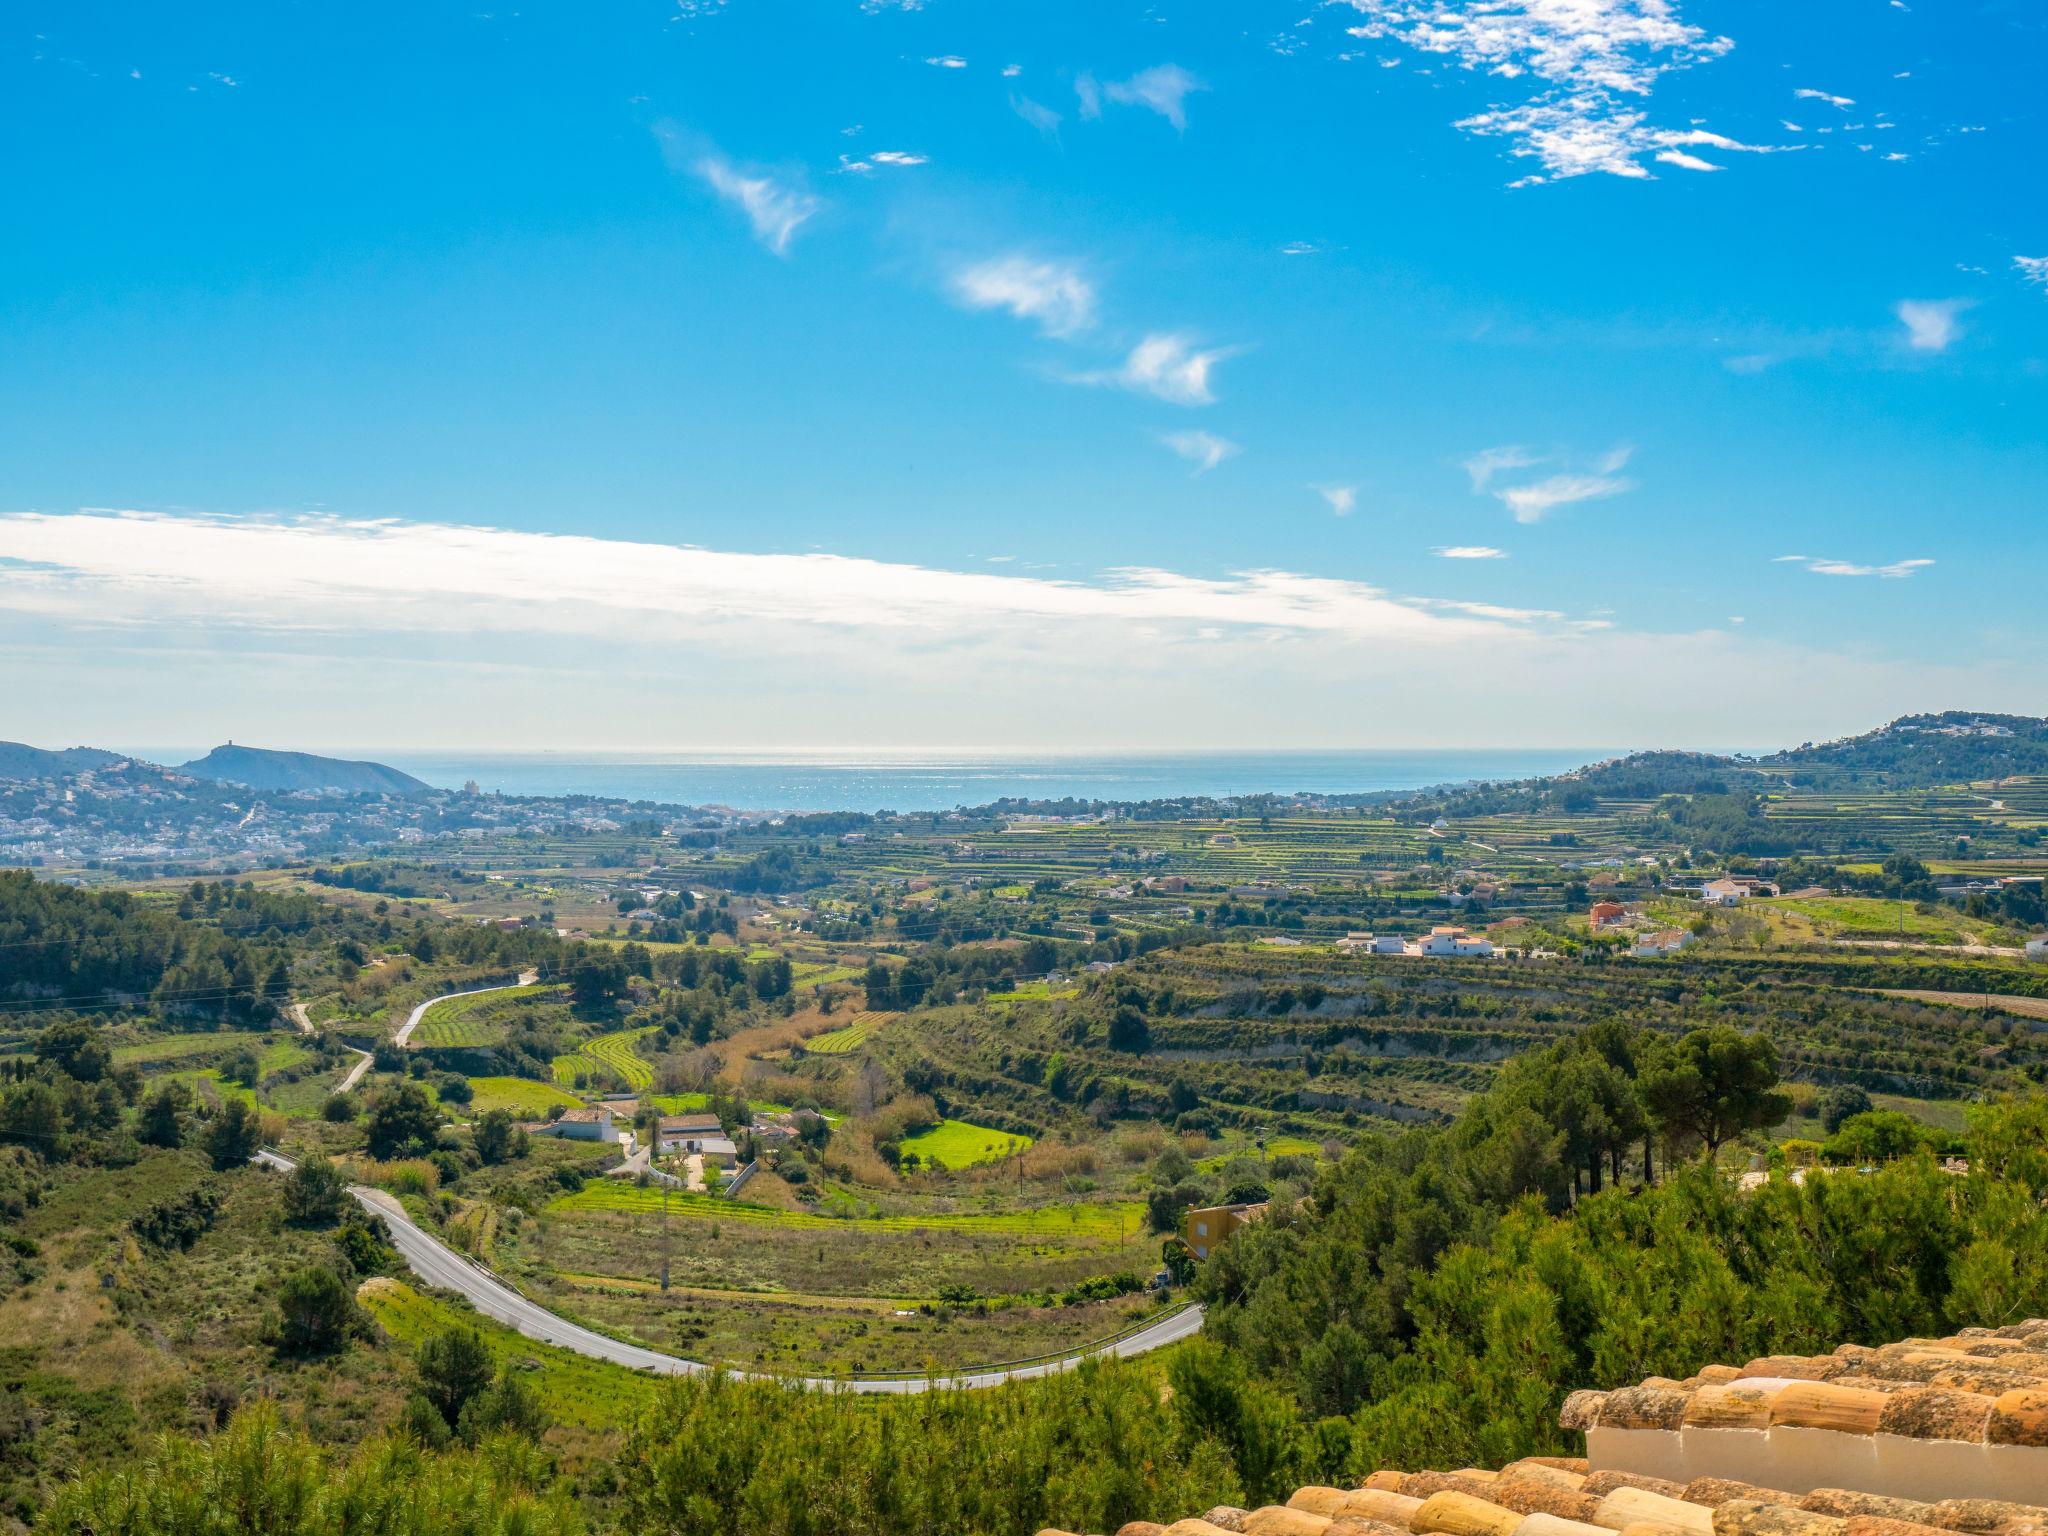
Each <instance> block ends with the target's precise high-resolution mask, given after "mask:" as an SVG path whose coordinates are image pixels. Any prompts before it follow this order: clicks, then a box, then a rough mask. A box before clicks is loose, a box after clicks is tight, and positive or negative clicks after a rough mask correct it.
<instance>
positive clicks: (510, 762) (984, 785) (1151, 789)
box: [335, 747, 1617, 812]
mask: <svg viewBox="0 0 2048 1536" xmlns="http://www.w3.org/2000/svg"><path fill="white" fill-rule="evenodd" d="M335 755H336V756H344V755H345V756H358V755H360V756H366V757H374V758H375V760H376V761H378V762H383V763H389V764H390V765H391V766H392V767H394V768H401V769H403V770H404V771H405V772H407V773H410V774H412V775H414V776H415V777H417V778H421V779H424V780H426V782H428V783H429V784H434V785H439V786H443V787H446V788H450V789H454V788H459V787H460V786H461V785H462V784H463V783H465V782H466V781H469V780H474V781H475V782H476V784H477V785H478V787H479V788H482V789H485V790H495V791H498V792H500V793H502V794H508V795H550V796H552V795H598V796H603V797H606V798H617V799H625V800H653V801H661V802H664V803H667V804H671V805H693V806H727V807H731V808H732V809H735V810H741V811H755V812H760V811H770V812H772V811H942V810H951V809H953V808H954V807H956V806H975V805H986V804H987V803H988V802H990V801H992V800H1002V799H1028V800H1063V799H1069V798H1071V799H1076V800H1164V799H1176V798H1180V797H1183V796H1212V797H1216V798H1227V797H1229V796H1233V795H1245V794H1259V793H1276V794H1291V793H1295V792H1315V793H1321V794H1366V793H1371V792H1374V791H1383V790H1404V789H1423V788H1428V787H1430V786H1432V785H1438V784H1457V783H1469V782H1471V781H1474V780H1480V779H1524V778H1530V777H1534V776H1536V775H1540V774H1552V773H1561V772H1564V771H1566V770H1568V769H1572V768H1576V767H1580V766H1582V765H1584V764H1586V763H1592V762H1598V761H1600V760H1601V759H1603V758H1608V757H1613V756H1615V755H1617V754H1616V753H1615V752H1613V751H1611V750H1606V749H1600V748H1584V747H1574V748H1556V749H1537V748H1529V749H1513V750H1469V751H1287V752H1245V751H1217V752H1159V753H1123V754H1114V755H1102V754H1093V753H1039V754H1015V753H986V754H982V753H964V752H963V753H902V754H882V753H848V754H826V753H819V754H809V755H767V754H763V755H758V756H756V755H742V754H730V755H728V754H671V753H647V754H609V755H600V754H588V753H574V752H561V753H555V752H541V753H533V752H517V753H514V752H500V753H494V752H450V753H406V752H398V753H393V752H383V753H362V754H356V753H347V754H341V753H337V754H335Z"/></svg>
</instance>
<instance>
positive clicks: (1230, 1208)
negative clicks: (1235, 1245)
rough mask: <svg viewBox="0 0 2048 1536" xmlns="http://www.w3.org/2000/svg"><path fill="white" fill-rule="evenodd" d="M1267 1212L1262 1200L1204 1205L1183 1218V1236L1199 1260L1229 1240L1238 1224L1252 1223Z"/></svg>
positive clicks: (1247, 1224)
mask: <svg viewBox="0 0 2048 1536" xmlns="http://www.w3.org/2000/svg"><path fill="white" fill-rule="evenodd" d="M1265 1214H1266V1206H1265V1203H1264V1202H1263V1201H1261V1202H1260V1203H1259V1204H1257V1205H1204V1206H1199V1207H1197V1208H1195V1209H1193V1210H1190V1211H1189V1212H1188V1213H1187V1215H1186V1217H1185V1218H1183V1220H1182V1221H1181V1236H1182V1237H1184V1238H1185V1239H1186V1240H1187V1245H1188V1249H1189V1251H1190V1252H1191V1253H1193V1254H1194V1256H1195V1257H1196V1258H1198V1259H1206V1258H1207V1257H1209V1254H1210V1252H1211V1250H1213V1249H1215V1248H1217V1247H1220V1246H1221V1245H1222V1244H1223V1243H1225V1242H1227V1241H1228V1240H1229V1238H1230V1235H1231V1234H1232V1233H1233V1232H1235V1231H1236V1230H1237V1229H1238V1228H1239V1227H1244V1226H1249V1225H1250V1224H1251V1223H1253V1222H1255V1221H1257V1220H1258V1219H1259V1218H1260V1217H1261V1216H1264V1215H1265Z"/></svg>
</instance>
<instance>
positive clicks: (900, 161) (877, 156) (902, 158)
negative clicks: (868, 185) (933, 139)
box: [868, 149, 931, 165]
mask: <svg viewBox="0 0 2048 1536" xmlns="http://www.w3.org/2000/svg"><path fill="white" fill-rule="evenodd" d="M868 158H869V159H870V160H873V161H874V162H875V164H877V165H926V164H929V163H930V161H931V156H930V155H913V154H911V153H910V152H909V151H908V150H903V149H878V150H876V151H875V152H874V153H873V154H872V155H870V156H869V157H868Z"/></svg>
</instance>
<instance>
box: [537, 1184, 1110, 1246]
mask: <svg viewBox="0 0 2048 1536" xmlns="http://www.w3.org/2000/svg"><path fill="white" fill-rule="evenodd" d="M547 1208H548V1209H549V1210H550V1211H642V1212H649V1213H652V1214H654V1215H657V1216H658V1215H660V1214H661V1209H662V1204H661V1191H660V1190H659V1189H656V1188H654V1187H653V1186H651V1185H650V1186H649V1187H647V1188H645V1189H642V1188H641V1187H640V1186H638V1185H636V1184H633V1183H630V1182H628V1181H627V1180H625V1179H592V1180H591V1181H590V1182H589V1183H588V1184H586V1185H584V1186H583V1188H581V1189H579V1190H577V1191H576V1192H575V1193H574V1194H570V1195H561V1196H558V1197H557V1198H555V1199H553V1200H550V1201H549V1202H548V1206H547ZM668 1213H669V1215H671V1216H674V1217H678V1218H690V1219H695V1220H699V1221H719V1222H741V1223H746V1224H748V1225H763V1226H771V1227H786V1228H790V1229H793V1230H797V1231H812V1232H851V1233H859V1232H919V1231H933V1232H964V1233H976V1234H984V1235H989V1236H1006V1237H1045V1238H1066V1237H1089V1238H1113V1237H1116V1236H1118V1235H1119V1234H1120V1233H1123V1232H1138V1231H1142V1230H1143V1225H1142V1223H1143V1220H1144V1210H1143V1208H1142V1207H1140V1206H1137V1205H1131V1204H1121V1205H1062V1206H1044V1207H1040V1208H1038V1209H1036V1210H1028V1211H990V1212H976V1211H944V1212H934V1213H932V1214H930V1215H910V1216H906V1215H895V1216H870V1217H863V1218H842V1217H837V1216H819V1215H816V1214H814V1213H812V1212H810V1211H782V1210H776V1209H774V1208H773V1207H771V1206H766V1205H749V1204H747V1203H746V1202H745V1201H742V1200H727V1199H724V1198H722V1197H721V1196H718V1195H680V1194H671V1195H670V1196H669V1197H668Z"/></svg>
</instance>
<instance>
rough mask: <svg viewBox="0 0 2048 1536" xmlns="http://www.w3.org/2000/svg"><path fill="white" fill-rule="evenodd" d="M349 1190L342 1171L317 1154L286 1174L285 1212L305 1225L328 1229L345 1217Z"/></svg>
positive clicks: (287, 1215) (286, 1215)
mask: <svg viewBox="0 0 2048 1536" xmlns="http://www.w3.org/2000/svg"><path fill="white" fill-rule="evenodd" d="M347 1202H348V1190H347V1187H346V1186H345V1185H344V1184H343V1182H342V1177H341V1170H340V1169H338V1168H336V1167H335V1166H334V1164H332V1163H330V1162H329V1161H328V1160H327V1159H326V1158H324V1157H321V1156H319V1155H318V1154H315V1155H313V1156H310V1157H307V1158H305V1159H303V1160H302V1161H301V1162H300V1163H299V1166H298V1167H296V1168H294V1169H293V1170H292V1171H291V1172H290V1173H288V1174H286V1175H285V1180H284V1213H285V1217H286V1218H287V1219H288V1220H290V1221H295V1222H297V1223H299V1224H300V1225H301V1226H309V1227H310V1226H325V1225H327V1224H328V1223H329V1222H332V1221H337V1220H339V1219H340V1217H341V1211H342V1207H343V1206H344V1205H345V1204H347Z"/></svg>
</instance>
